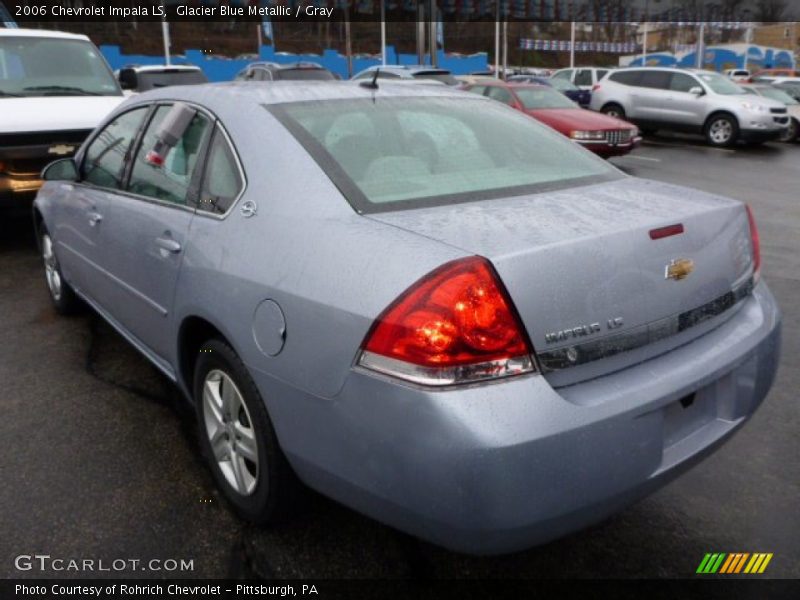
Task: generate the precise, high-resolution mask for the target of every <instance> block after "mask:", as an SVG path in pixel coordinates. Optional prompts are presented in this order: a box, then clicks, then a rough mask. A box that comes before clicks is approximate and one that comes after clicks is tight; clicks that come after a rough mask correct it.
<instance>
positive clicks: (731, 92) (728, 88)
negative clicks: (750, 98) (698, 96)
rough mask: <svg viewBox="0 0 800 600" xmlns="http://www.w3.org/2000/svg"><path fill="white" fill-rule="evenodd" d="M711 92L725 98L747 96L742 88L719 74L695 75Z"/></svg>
mask: <svg viewBox="0 0 800 600" xmlns="http://www.w3.org/2000/svg"><path fill="white" fill-rule="evenodd" d="M695 75H697V76H698V77H699V78H700V79H701V80H702V81H703V83H705V84H706V85H707V86H708V87H710V88H711V90H712V91H713V92H714V93H716V94H721V95H723V96H739V95H741V94H746V93H747V92H745V91H744V90H743V89H742V88H741V86H739V85H737V84H735V83H734V82H733V81H731V80H730V79H728V78H727V77H723V76H722V75H720V74H719V73H695Z"/></svg>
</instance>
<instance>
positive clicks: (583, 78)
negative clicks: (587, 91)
mask: <svg viewBox="0 0 800 600" xmlns="http://www.w3.org/2000/svg"><path fill="white" fill-rule="evenodd" d="M574 83H575V85H592V71H591V70H589V69H578V71H577V72H576V73H575V80H574Z"/></svg>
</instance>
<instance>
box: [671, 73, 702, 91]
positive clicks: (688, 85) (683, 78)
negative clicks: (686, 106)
mask: <svg viewBox="0 0 800 600" xmlns="http://www.w3.org/2000/svg"><path fill="white" fill-rule="evenodd" d="M695 87H700V84H699V83H698V82H697V80H696V79H695V78H694V77H692V76H691V75H687V74H686V73H673V74H672V79H671V80H670V82H669V89H670V90H672V91H673V92H688V91H689V90H690V89H692V88H695Z"/></svg>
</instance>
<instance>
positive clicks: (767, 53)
mask: <svg viewBox="0 0 800 600" xmlns="http://www.w3.org/2000/svg"><path fill="white" fill-rule="evenodd" d="M696 56H697V53H696V52H689V53H688V54H684V55H679V57H678V56H675V55H674V54H672V53H671V52H657V53H653V54H648V55H647V66H659V67H694V66H695V65H696V64H697V58H696ZM641 64H642V58H641V56H639V57H637V58H635V59H634V60H632V61H631V63H630V65H629V66H631V67H638V66H641ZM794 66H795V60H794V57H793V56H792V53H791V52H790V51H789V50H781V49H777V48H767V47H764V46H748V47H747V51H746V52H743V51H742V49H741V48H731V47H728V48H726V47H725V46H709V47H708V48H706V50H705V52H704V54H703V67H704V68H706V69H714V70H716V71H724V70H726V69H750V70H751V71H755V70H758V69H766V68H778V67H785V68H794Z"/></svg>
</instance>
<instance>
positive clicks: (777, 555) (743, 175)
mask: <svg viewBox="0 0 800 600" xmlns="http://www.w3.org/2000/svg"><path fill="white" fill-rule="evenodd" d="M613 162H614V164H616V165H617V166H619V167H620V168H622V169H623V170H625V171H626V172H628V173H631V174H633V175H637V176H641V177H647V178H652V179H657V180H662V181H667V182H672V183H680V184H683V185H688V186H692V187H697V188H701V189H703V190H707V191H710V192H714V193H719V194H724V195H729V196H732V197H734V198H738V199H740V200H743V201H746V202H749V203H750V204H751V206H752V207H753V209H754V212H755V216H756V219H757V221H758V224H759V228H760V232H761V243H762V254H763V260H764V267H763V273H764V278H765V279H766V281H767V282H768V284H769V285H770V287H771V288H772V290H773V292H774V293H775V295H776V296H777V298H778V301H779V303H780V305H781V307H782V309H783V312H784V336H783V355H782V359H781V365H780V370H779V373H778V377H777V380H776V383H775V386H774V388H773V390H772V392H771V393H770V395H769V396H768V398H767V399H766V400H765V402H764V404H763V405H762V407H761V409H760V410H759V411H758V413H757V414H756V415H755V417H754V418H753V419H752V421H751V422H750V423H749V424H748V425H747V426H746V427H745V428H744V429H743V430H741V431H740V432H739V433H738V434H737V435H736V436H735V437H734V438H733V439H732V440H731V441H729V442H728V443H727V444H726V445H724V446H723V447H722V448H721V449H720V450H719V451H717V452H716V453H715V454H714V455H712V456H711V457H710V458H708V459H707V460H706V461H704V462H703V463H701V464H700V465H699V466H697V467H696V468H694V469H693V470H691V471H689V472H688V473H686V474H685V475H683V476H681V477H680V478H678V479H677V480H675V481H674V482H672V483H670V484H669V485H668V486H666V487H665V488H663V489H661V490H660V491H658V492H657V493H655V494H653V495H652V496H650V497H648V498H647V499H645V500H643V501H641V502H639V503H637V504H635V505H633V506H631V507H630V508H628V509H627V510H625V511H623V512H621V513H619V514H617V515H616V516H614V517H613V518H611V519H609V520H607V521H605V522H603V523H601V524H599V525H596V526H594V527H592V528H590V529H587V530H584V531H581V532H579V533H575V534H573V535H570V536H568V537H566V538H563V539H561V540H558V541H555V542H552V543H550V544H547V545H545V546H541V547H538V548H533V549H531V550H528V551H525V552H521V553H517V554H513V555H508V556H501V557H490V558H475V557H469V556H464V555H459V554H454V553H452V552H448V551H446V550H443V549H441V548H438V547H435V546H432V545H429V544H427V543H424V542H420V541H417V540H415V539H413V538H410V537H409V536H406V535H404V534H401V533H399V532H396V531H394V530H392V529H390V528H388V527H386V526H384V525H381V524H379V523H377V522H375V521H372V520H371V519H368V518H366V517H363V516H361V515H359V514H357V513H355V512H353V511H351V510H349V509H347V508H345V507H342V506H340V505H338V504H336V503H334V502H332V501H330V500H327V499H325V498H322V497H320V496H318V495H315V494H312V493H309V495H308V499H307V503H306V506H305V507H304V508H303V510H302V511H301V512H300V514H299V515H298V516H296V517H295V518H294V519H293V520H292V521H290V522H289V523H286V524H284V525H281V526H280V527H276V528H273V529H267V528H259V527H255V526H252V525H249V524H246V523H244V522H242V521H241V520H239V519H238V518H237V517H236V516H234V515H233V514H232V513H231V512H230V510H229V509H228V508H227V506H226V505H225V503H224V501H223V500H222V499H221V498H220V496H219V495H218V493H217V492H216V490H215V488H214V486H213V484H212V480H211V477H210V475H209V473H208V471H207V470H206V468H205V466H204V464H203V463H202V461H201V459H200V457H199V454H198V452H197V443H196V438H195V433H194V431H195V422H194V417H193V414H192V411H191V410H189V409H187V407H186V406H185V405H184V403H183V401H182V400H181V398H180V396H179V394H178V392H177V391H176V389H175V388H174V387H173V386H172V385H171V384H170V383H169V382H168V381H166V380H165V379H164V378H163V377H162V376H161V375H160V374H159V373H158V372H157V371H156V370H155V369H154V368H153V367H151V366H150V365H149V363H147V362H146V361H145V360H144V359H143V358H141V357H140V356H139V355H138V354H137V353H136V352H135V351H134V350H133V349H132V348H131V347H130V346H128V345H127V344H126V343H125V342H124V341H123V340H122V338H121V337H120V336H119V335H117V334H116V333H115V332H114V331H112V330H111V329H110V327H108V326H107V325H106V324H105V323H104V322H102V320H101V319H100V318H99V317H97V316H96V315H94V314H92V313H91V312H88V313H87V314H85V315H82V316H78V317H71V318H61V317H57V316H56V315H55V313H54V312H53V310H52V309H51V307H50V304H49V299H48V296H47V292H46V289H45V283H44V277H43V269H42V267H41V264H40V260H39V258H38V256H37V251H36V247H35V242H34V239H33V235H32V232H31V226H30V223H29V221H28V220H26V219H13V220H12V219H5V218H0V339H2V342H3V343H2V344H0V415H2V417H0V442H2V449H0V532H2V534H1V535H0V577H33V576H41V575H42V574H41V573H39V572H36V571H18V570H17V569H15V566H14V558H15V557H16V556H18V555H20V554H37V553H38V554H49V555H51V556H53V557H62V558H77V559H84V558H89V559H102V560H104V561H106V562H107V563H110V562H111V561H113V560H114V559H131V558H139V559H143V560H149V559H152V558H157V559H162V560H163V559H169V558H172V559H177V560H180V559H192V560H193V566H194V568H193V570H192V571H184V572H180V571H178V572H165V571H146V572H140V571H131V570H125V571H122V572H120V573H114V572H110V573H98V572H96V571H95V572H84V573H80V574H75V573H58V572H53V571H49V572H46V573H44V575H45V576H57V575H68V576H78V575H81V576H87V577H91V576H98V575H99V576H105V575H115V574H116V575H124V576H146V577H161V576H181V577H204V578H210V577H276V576H277V577H302V578H417V577H426V578H428V577H433V578H473V577H491V578H528V577H530V578H538V577H559V578H573V577H580V578H586V577H602V578H627V577H690V576H692V575H693V574H694V572H695V569H696V568H697V565H698V563H699V561H700V560H701V559H702V557H703V555H704V554H705V553H706V552H771V553H774V558H773V560H772V562H771V564H770V566H769V569H768V571H767V575H769V576H771V577H795V578H796V577H800V461H798V457H799V456H800V435H798V432H800V402H798V390H800V360H798V357H800V193H799V192H800V185H798V183H799V182H800V145H797V146H786V145H780V144H767V145H765V146H763V147H756V148H750V147H742V148H737V149H736V150H716V149H710V148H706V147H705V146H703V145H702V143H700V142H699V141H695V140H692V139H689V138H682V137H656V138H650V139H648V140H646V142H645V144H644V145H643V146H642V147H641V148H639V149H638V150H637V151H636V152H634V153H633V154H632V155H630V156H629V157H624V158H618V159H614V160H613Z"/></svg>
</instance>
